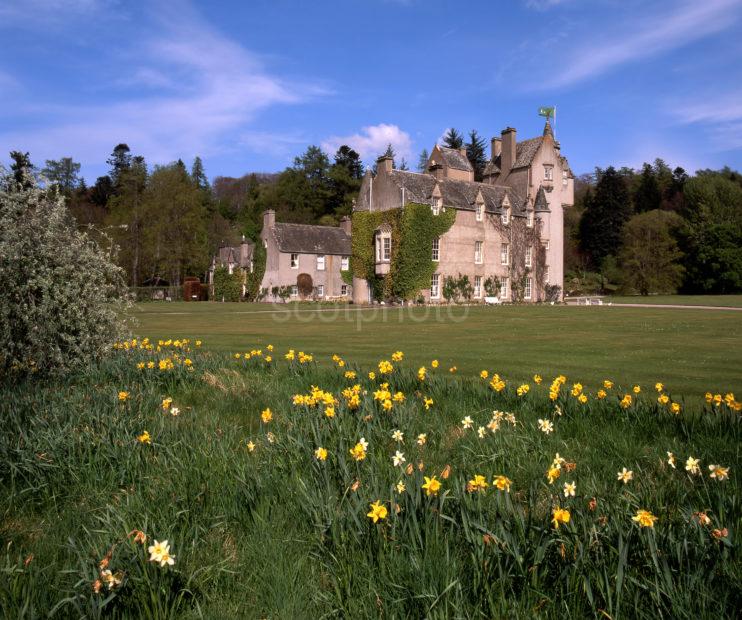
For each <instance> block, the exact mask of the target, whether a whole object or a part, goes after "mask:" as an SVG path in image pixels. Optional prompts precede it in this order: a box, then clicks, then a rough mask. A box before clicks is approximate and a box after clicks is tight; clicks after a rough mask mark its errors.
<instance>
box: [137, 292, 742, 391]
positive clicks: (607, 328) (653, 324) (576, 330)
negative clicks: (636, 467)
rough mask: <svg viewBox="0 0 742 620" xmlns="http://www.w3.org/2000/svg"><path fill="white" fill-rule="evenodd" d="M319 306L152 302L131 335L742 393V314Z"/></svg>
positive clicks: (216, 346)
mask: <svg viewBox="0 0 742 620" xmlns="http://www.w3.org/2000/svg"><path fill="white" fill-rule="evenodd" d="M318 310H320V309H318V308H315V307H313V306H307V305H294V304H290V305H288V306H286V307H283V306H272V305H270V304H228V303H227V304H222V303H172V304H165V303H149V304H140V305H138V306H136V308H135V312H134V313H133V314H134V316H135V318H136V319H137V321H138V324H137V325H136V326H135V328H134V331H135V332H136V333H138V334H139V335H141V336H149V337H150V338H159V337H162V335H163V334H169V335H173V336H177V337H185V338H191V339H196V338H200V339H202V340H203V341H204V343H205V347H206V348H207V349H208V350H211V351H214V352H218V353H223V354H228V353H235V352H243V351H244V350H246V349H248V350H249V349H250V348H253V347H255V346H265V345H267V344H269V343H272V344H274V345H275V346H276V347H278V349H279V350H281V351H284V350H286V349H288V348H297V349H302V350H304V351H307V352H311V353H314V354H315V355H316V356H317V359H318V361H320V362H324V363H328V362H329V358H330V357H331V356H332V355H333V354H335V353H345V355H346V356H347V357H348V359H350V360H352V361H353V362H355V363H357V364H361V365H363V366H370V365H374V364H375V363H376V362H377V361H378V360H379V359H381V357H383V356H384V355H387V354H388V352H389V350H390V349H392V348H399V349H402V350H404V351H405V352H406V353H407V355H408V359H409V360H410V362H411V363H413V364H417V365H423V364H429V362H430V360H431V359H433V358H437V359H438V360H439V361H440V363H441V365H442V366H444V367H445V368H449V367H451V366H454V365H455V366H456V368H457V372H458V373H459V374H463V375H468V376H474V375H477V374H478V373H479V372H480V371H481V370H483V369H488V370H490V371H496V372H499V373H500V374H501V375H503V376H504V377H505V378H506V379H508V380H512V381H526V380H530V377H531V376H532V375H533V374H534V373H541V374H542V375H544V376H548V377H553V376H556V375H558V374H565V375H567V376H568V377H569V378H570V380H575V381H581V382H583V383H584V384H585V385H586V386H587V387H588V388H589V389H593V390H594V389H596V388H597V387H599V383H600V382H601V381H602V380H603V379H605V378H610V379H613V380H614V381H617V382H619V383H621V384H623V385H627V386H628V385H634V384H637V383H638V384H641V385H643V386H645V387H649V386H651V385H654V383H655V382H656V381H662V382H664V383H666V384H667V386H668V389H670V391H671V392H672V393H673V395H674V396H675V397H676V398H685V399H688V401H689V402H693V403H696V404H698V403H699V402H700V399H701V397H702V396H703V394H704V393H705V392H706V391H707V390H710V391H713V392H725V391H730V390H737V391H742V385H740V379H741V377H740V372H739V369H740V368H742V346H741V345H742V336H741V335H742V313H741V312H735V311H725V310H718V311H716V310H693V309H689V310H683V309H666V310H665V309H655V308H636V309H635V308H611V307H598V306H591V307H572V306H506V307H500V308H482V307H470V308H460V307H459V308H451V309H450V310H449V309H448V308H441V309H433V308H380V307H377V308H368V309H358V308H354V307H353V306H346V307H342V308H340V309H334V308H332V307H324V308H322V309H321V310H322V311H321V312H320V311H318Z"/></svg>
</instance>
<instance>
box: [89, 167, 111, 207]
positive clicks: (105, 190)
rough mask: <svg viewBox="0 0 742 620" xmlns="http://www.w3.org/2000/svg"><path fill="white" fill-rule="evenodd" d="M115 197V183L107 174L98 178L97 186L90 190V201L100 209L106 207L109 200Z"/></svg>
mask: <svg viewBox="0 0 742 620" xmlns="http://www.w3.org/2000/svg"><path fill="white" fill-rule="evenodd" d="M112 195H113V181H111V177H109V176H108V175H107V174H106V175H104V176H102V177H98V178H97V179H96V180H95V185H93V188H92V189H91V190H90V201H91V202H92V203H93V204H95V205H98V206H99V207H105V206H106V205H107V204H108V199H109V198H110V197H111V196H112Z"/></svg>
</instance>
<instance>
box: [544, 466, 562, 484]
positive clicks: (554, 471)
mask: <svg viewBox="0 0 742 620" xmlns="http://www.w3.org/2000/svg"><path fill="white" fill-rule="evenodd" d="M561 475H562V470H561V468H559V467H549V471H547V472H546V477H547V478H548V479H549V484H554V481H555V480H556V479H557V478H559V476H561Z"/></svg>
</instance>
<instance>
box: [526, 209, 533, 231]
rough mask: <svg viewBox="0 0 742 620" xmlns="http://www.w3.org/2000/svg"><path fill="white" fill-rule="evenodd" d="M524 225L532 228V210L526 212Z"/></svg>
mask: <svg viewBox="0 0 742 620" xmlns="http://www.w3.org/2000/svg"><path fill="white" fill-rule="evenodd" d="M526 226H528V228H533V211H531V210H530V209H529V210H528V211H527V212H526Z"/></svg>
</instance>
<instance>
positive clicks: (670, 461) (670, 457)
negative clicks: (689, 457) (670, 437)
mask: <svg viewBox="0 0 742 620" xmlns="http://www.w3.org/2000/svg"><path fill="white" fill-rule="evenodd" d="M667 464H668V465H669V466H670V467H672V468H673V469H675V455H674V454H673V453H672V452H668V453H667Z"/></svg>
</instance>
